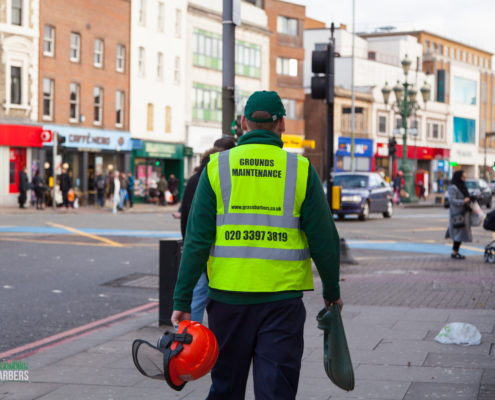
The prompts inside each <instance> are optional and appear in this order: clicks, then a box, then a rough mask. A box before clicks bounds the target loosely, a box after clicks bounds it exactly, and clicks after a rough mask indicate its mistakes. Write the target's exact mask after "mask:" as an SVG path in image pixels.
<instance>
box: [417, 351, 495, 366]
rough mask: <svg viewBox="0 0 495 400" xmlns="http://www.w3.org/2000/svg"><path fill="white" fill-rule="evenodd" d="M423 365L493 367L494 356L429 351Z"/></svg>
mask: <svg viewBox="0 0 495 400" xmlns="http://www.w3.org/2000/svg"><path fill="white" fill-rule="evenodd" d="M423 365H424V366H427V367H444V368H452V367H454V368H455V367H458V368H474V369H480V368H493V367H495V356H488V355H485V354H446V353H429V354H428V357H426V360H425V362H424V364H423Z"/></svg>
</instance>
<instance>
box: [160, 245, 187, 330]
mask: <svg viewBox="0 0 495 400" xmlns="http://www.w3.org/2000/svg"><path fill="white" fill-rule="evenodd" d="M181 255H182V240H160V253H159V268H160V271H159V274H160V277H159V285H158V292H159V293H158V299H159V304H158V324H159V325H168V326H170V325H171V322H170V317H171V315H172V311H173V306H174V300H173V298H172V296H173V294H174V289H175V282H176V281H177V273H178V272H179V265H180V258H181Z"/></svg>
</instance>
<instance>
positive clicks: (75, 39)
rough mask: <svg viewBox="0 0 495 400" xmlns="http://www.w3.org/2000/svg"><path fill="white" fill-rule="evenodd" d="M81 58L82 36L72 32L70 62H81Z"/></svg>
mask: <svg viewBox="0 0 495 400" xmlns="http://www.w3.org/2000/svg"><path fill="white" fill-rule="evenodd" d="M80 56H81V35H80V34H79V33H75V32H71V34H70V60H71V61H72V62H79V59H80Z"/></svg>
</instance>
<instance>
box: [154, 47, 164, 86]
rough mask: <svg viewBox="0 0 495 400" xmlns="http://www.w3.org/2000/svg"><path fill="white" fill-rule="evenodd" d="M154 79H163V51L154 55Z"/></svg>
mask: <svg viewBox="0 0 495 400" xmlns="http://www.w3.org/2000/svg"><path fill="white" fill-rule="evenodd" d="M156 79H157V80H159V81H161V80H163V53H161V52H158V53H157V55H156Z"/></svg>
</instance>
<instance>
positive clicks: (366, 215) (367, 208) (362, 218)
mask: <svg viewBox="0 0 495 400" xmlns="http://www.w3.org/2000/svg"><path fill="white" fill-rule="evenodd" d="M369 216H370V205H369V204H368V202H367V201H365V202H364V205H363V209H362V210H361V214H359V217H358V218H359V220H360V221H366V220H367V219H368V218H369Z"/></svg>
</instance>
